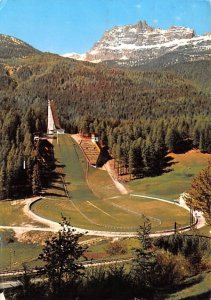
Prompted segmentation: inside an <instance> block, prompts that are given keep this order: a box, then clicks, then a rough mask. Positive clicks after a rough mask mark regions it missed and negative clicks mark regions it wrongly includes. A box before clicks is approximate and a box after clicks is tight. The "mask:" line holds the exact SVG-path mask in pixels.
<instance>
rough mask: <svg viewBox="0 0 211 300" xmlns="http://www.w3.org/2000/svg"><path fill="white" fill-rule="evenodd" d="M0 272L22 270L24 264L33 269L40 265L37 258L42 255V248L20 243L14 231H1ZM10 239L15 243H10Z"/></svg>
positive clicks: (36, 245)
mask: <svg viewBox="0 0 211 300" xmlns="http://www.w3.org/2000/svg"><path fill="white" fill-rule="evenodd" d="M0 235H1V249H0V270H2V269H10V266H11V268H12V269H20V268H22V267H23V266H22V264H23V263H26V264H27V266H29V267H32V266H36V265H37V264H38V262H37V260H36V259H37V257H38V255H39V253H41V246H40V245H38V244H31V243H19V242H18V241H17V240H16V239H15V237H14V233H13V231H8V230H1V231H0ZM9 239H12V240H13V241H14V242H12V243H8V241H9Z"/></svg>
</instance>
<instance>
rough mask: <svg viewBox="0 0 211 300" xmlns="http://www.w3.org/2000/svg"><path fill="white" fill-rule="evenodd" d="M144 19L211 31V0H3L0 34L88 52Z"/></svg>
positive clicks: (54, 49)
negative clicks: (111, 33)
mask: <svg viewBox="0 0 211 300" xmlns="http://www.w3.org/2000/svg"><path fill="white" fill-rule="evenodd" d="M140 20H146V22H147V23H148V24H149V25H150V26H152V27H156V28H161V29H167V28H169V27H171V26H175V25H176V26H185V27H189V28H193V29H194V30H195V32H196V34H197V35H202V34H204V33H207V32H211V0H0V33H2V34H7V35H10V36H14V37H16V38H19V39H21V40H23V41H24V42H27V43H28V44H30V45H32V46H33V47H35V48H37V49H39V50H41V51H46V52H52V53H58V54H64V53H70V52H77V53H85V52H86V51H88V50H89V49H90V48H91V47H92V46H93V45H94V43H95V42H96V41H98V40H99V39H100V38H101V37H102V35H103V32H104V31H105V30H108V29H111V28H112V27H114V26H119V25H128V24H135V23H137V22H139V21H140Z"/></svg>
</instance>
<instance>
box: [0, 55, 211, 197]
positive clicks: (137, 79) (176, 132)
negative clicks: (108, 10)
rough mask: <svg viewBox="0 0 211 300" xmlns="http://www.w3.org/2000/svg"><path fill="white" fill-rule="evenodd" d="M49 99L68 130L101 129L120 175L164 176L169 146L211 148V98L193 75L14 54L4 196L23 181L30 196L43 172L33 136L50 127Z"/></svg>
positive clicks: (6, 96) (1, 152)
mask: <svg viewBox="0 0 211 300" xmlns="http://www.w3.org/2000/svg"><path fill="white" fill-rule="evenodd" d="M48 99H54V100H55V101H56V102H57V107H58V111H59V116H60V120H61V124H62V127H63V128H64V129H65V130H66V132H70V133H76V132H79V131H80V130H83V131H85V132H89V133H93V132H94V133H97V134H98V135H99V137H100V140H101V143H102V144H105V145H108V146H109V148H110V152H111V154H112V156H113V157H114V158H115V159H116V161H117V168H118V172H119V174H124V173H128V174H131V178H136V177H144V176H155V175H159V174H161V173H162V172H163V171H164V170H165V168H166V166H168V165H169V164H170V162H169V161H168V159H169V158H166V154H167V153H168V152H169V151H174V152H179V151H185V150H187V149H192V148H197V149H200V150H201V151H202V152H209V153H210V152H211V140H210V139H211V133H210V131H211V127H210V105H209V103H210V96H209V94H207V93H205V92H204V91H203V90H202V89H200V88H199V87H197V86H196V85H195V83H193V82H191V81H190V80H189V79H184V78H182V77H179V76H176V75H175V74H173V73H171V72H168V71H166V72H164V71H162V72H161V71H134V70H120V69H110V68H106V67H105V66H102V65H96V64H91V63H87V62H77V61H74V60H71V59H67V58H62V57H59V56H57V55H51V54H42V55H34V56H31V57H25V58H22V59H21V58H19V59H18V58H13V59H9V60H4V61H2V62H1V63H0V105H1V112H0V134H1V137H0V138H1V148H0V167H1V173H0V174H1V178H2V182H3V184H2V186H4V188H3V187H2V188H1V198H5V197H11V196H13V195H15V189H16V188H15V186H18V185H20V186H22V185H23V184H26V189H25V190H26V191H27V193H29V192H30V191H32V185H31V182H32V176H33V174H34V176H35V177H36V176H37V177H39V176H38V175H35V174H38V171H37V170H34V171H33V168H34V162H35V161H36V159H35V158H34V149H33V147H34V146H33V133H35V132H37V131H40V132H46V118H47V100H48ZM23 161H26V166H27V168H26V171H24V170H23V168H22V165H23ZM13 162H14V163H13ZM36 168H37V167H36ZM21 178H22V179H21ZM34 182H38V180H34ZM37 185H38V184H37ZM5 188H6V190H5Z"/></svg>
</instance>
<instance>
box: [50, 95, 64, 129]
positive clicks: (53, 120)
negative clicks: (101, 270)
mask: <svg viewBox="0 0 211 300" xmlns="http://www.w3.org/2000/svg"><path fill="white" fill-rule="evenodd" d="M47 133H48V134H54V133H59V134H62V133H64V129H62V128H61V125H60V122H59V117H58V114H57V109H56V102H55V101H54V100H48V129H47Z"/></svg>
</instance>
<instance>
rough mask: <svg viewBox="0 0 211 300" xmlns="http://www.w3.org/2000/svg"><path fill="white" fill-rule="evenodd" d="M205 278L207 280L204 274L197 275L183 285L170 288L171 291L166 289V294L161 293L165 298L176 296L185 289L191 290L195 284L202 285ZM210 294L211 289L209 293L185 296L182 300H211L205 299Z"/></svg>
mask: <svg viewBox="0 0 211 300" xmlns="http://www.w3.org/2000/svg"><path fill="white" fill-rule="evenodd" d="M204 278H205V275H203V274H199V275H196V276H194V277H191V278H188V279H186V280H185V281H184V282H183V283H181V284H179V285H177V286H175V287H169V289H165V292H164V293H162V292H161V293H162V295H163V297H164V296H168V297H170V296H171V295H172V296H173V294H175V293H179V292H182V291H183V290H184V289H187V288H191V287H192V286H194V285H195V284H199V283H201V282H202V281H203V279H204ZM210 293H211V289H210V290H209V291H206V292H203V293H202V294H198V295H195V296H187V297H185V295H184V297H183V298H182V299H209V298H204V297H205V296H207V295H210Z"/></svg>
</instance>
